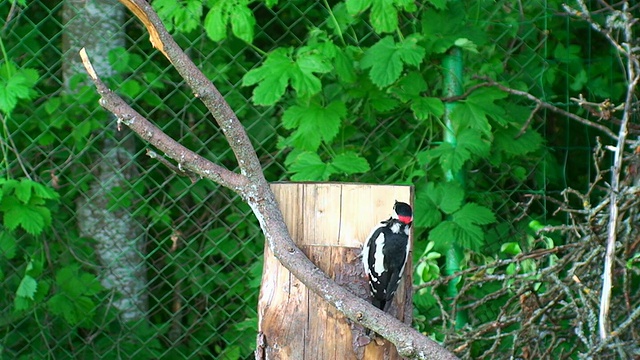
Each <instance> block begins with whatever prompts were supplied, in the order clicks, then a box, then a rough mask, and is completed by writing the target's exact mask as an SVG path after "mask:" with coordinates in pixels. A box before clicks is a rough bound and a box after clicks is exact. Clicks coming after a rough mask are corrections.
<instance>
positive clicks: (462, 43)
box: [453, 38, 478, 54]
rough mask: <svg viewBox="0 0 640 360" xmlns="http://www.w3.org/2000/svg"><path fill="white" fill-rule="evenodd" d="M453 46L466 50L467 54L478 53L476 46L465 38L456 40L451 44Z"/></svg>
mask: <svg viewBox="0 0 640 360" xmlns="http://www.w3.org/2000/svg"><path fill="white" fill-rule="evenodd" d="M453 45H455V46H457V47H459V48H461V49H463V50H467V51H469V52H472V53H475V54H477V53H478V46H477V45H476V44H474V43H473V41H471V40H469V39H467V38H459V39H456V41H454V42H453Z"/></svg>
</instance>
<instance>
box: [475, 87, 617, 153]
mask: <svg viewBox="0 0 640 360" xmlns="http://www.w3.org/2000/svg"><path fill="white" fill-rule="evenodd" d="M479 79H482V80H484V81H486V82H487V83H488V84H490V86H495V87H497V88H498V89H500V90H502V91H504V92H506V93H509V94H511V95H516V96H521V97H524V98H526V99H529V100H531V101H533V102H535V103H536V105H538V106H537V107H536V110H538V109H539V108H544V109H548V110H551V111H553V112H554V113H556V114H560V115H562V116H566V117H568V118H570V119H572V120H575V121H577V122H579V123H581V124H584V125H587V126H590V127H592V128H596V129H598V130H600V131H602V132H603V133H605V134H607V136H609V137H610V138H612V139H614V140H617V139H618V137H617V136H616V134H615V133H614V132H613V131H611V129H609V128H608V127H606V126H604V125H601V124H598V123H595V122H593V121H589V120H587V119H585V118H583V117H580V116H578V115H576V114H573V113H570V112H568V111H566V110H562V109H560V108H559V107H557V106H555V105H553V104H550V103H548V102H546V101H544V100H542V99H540V98H537V97H535V96H534V95H532V94H530V93H528V92H526V91H522V90H516V89H513V88H510V87H508V86H505V85H502V84H500V83H498V82H496V81H495V80H493V79H490V78H487V77H479Z"/></svg>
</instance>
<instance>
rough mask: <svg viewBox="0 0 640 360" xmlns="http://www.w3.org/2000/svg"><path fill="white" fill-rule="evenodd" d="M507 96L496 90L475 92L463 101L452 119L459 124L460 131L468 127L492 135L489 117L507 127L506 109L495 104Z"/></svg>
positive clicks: (487, 89) (456, 108) (485, 89)
mask: <svg viewBox="0 0 640 360" xmlns="http://www.w3.org/2000/svg"><path fill="white" fill-rule="evenodd" d="M505 97H507V94H506V93H505V92H503V91H500V90H498V89H494V88H483V89H478V90H476V91H474V92H473V93H472V94H471V95H469V97H467V98H466V99H464V100H461V101H460V102H459V104H458V105H456V107H455V109H454V110H453V112H452V114H451V118H452V119H453V121H454V122H455V123H457V124H458V129H464V128H466V127H468V128H470V129H474V130H479V131H481V132H483V133H484V134H486V135H491V125H490V124H489V119H488V117H491V118H493V119H494V120H496V121H497V122H498V123H500V124H502V125H506V123H507V120H506V118H505V116H504V115H505V113H504V109H503V108H502V107H500V106H498V105H496V104H494V102H495V101H496V100H499V99H504V98H505Z"/></svg>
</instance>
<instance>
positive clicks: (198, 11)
mask: <svg viewBox="0 0 640 360" xmlns="http://www.w3.org/2000/svg"><path fill="white" fill-rule="evenodd" d="M151 6H153V8H154V9H155V10H156V12H157V13H158V16H159V17H160V19H162V22H163V23H164V25H165V26H166V27H167V30H169V31H172V30H173V29H174V28H175V29H176V30H178V31H179V32H182V33H188V32H191V31H192V30H195V29H196V28H197V27H198V26H199V25H200V18H201V17H202V0H183V1H174V0H154V1H153V2H152V3H151Z"/></svg>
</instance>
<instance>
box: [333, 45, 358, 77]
mask: <svg viewBox="0 0 640 360" xmlns="http://www.w3.org/2000/svg"><path fill="white" fill-rule="evenodd" d="M333 61H334V64H335V70H336V74H337V75H338V77H339V78H340V79H341V80H342V81H344V82H346V83H353V82H354V81H355V80H356V73H355V69H354V67H353V57H351V56H350V55H349V53H348V52H346V51H344V50H343V49H342V48H339V47H336V54H335V56H334V58H333Z"/></svg>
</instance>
